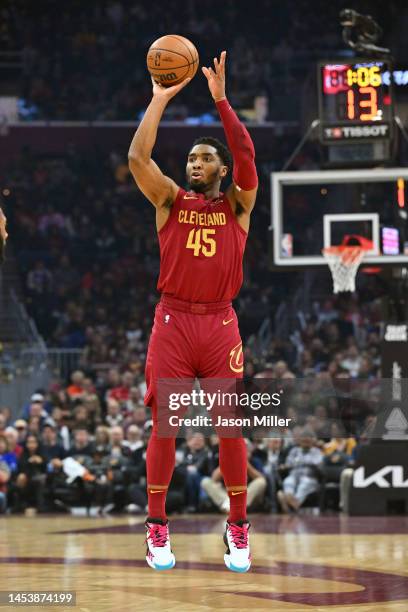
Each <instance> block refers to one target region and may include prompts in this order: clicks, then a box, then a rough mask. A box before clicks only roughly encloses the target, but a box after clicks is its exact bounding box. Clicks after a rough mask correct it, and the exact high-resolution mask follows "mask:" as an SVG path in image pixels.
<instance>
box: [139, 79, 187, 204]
mask: <svg viewBox="0 0 408 612" xmlns="http://www.w3.org/2000/svg"><path fill="white" fill-rule="evenodd" d="M190 80H191V79H185V80H184V81H183V82H182V83H180V84H179V85H174V86H173V87H167V88H164V87H163V86H162V85H159V84H158V83H156V82H154V81H153V79H152V81H153V97H152V100H151V102H150V104H149V106H148V107H147V109H146V112H145V115H144V117H143V119H142V121H141V122H140V125H139V127H138V128H137V130H136V133H135V135H134V136H133V140H132V142H131V144H130V148H129V153H128V158H129V168H130V171H131V173H132V175H133V177H134V179H135V181H136V183H137V185H138V187H139V189H140V191H142V192H143V193H144V195H145V196H146V198H147V199H148V200H150V202H151V203H152V204H153V206H155V207H156V208H157V209H160V208H164V207H167V208H168V207H169V206H171V204H172V203H173V202H174V200H175V198H176V195H177V191H178V186H177V185H176V183H175V182H174V181H173V180H172V179H170V178H169V177H168V176H165V175H164V174H163V173H162V171H161V170H160V168H159V167H158V166H157V164H156V163H155V162H154V161H153V160H152V158H151V155H152V150H153V147H154V145H155V142H156V138H157V128H158V127H159V123H160V119H161V118H162V115H163V112H164V110H165V108H166V106H167V104H168V103H169V101H170V100H171V98H173V96H175V95H176V94H177V93H178V92H179V91H180V90H181V89H182V88H183V87H185V85H187V83H188V82H189V81H190Z"/></svg>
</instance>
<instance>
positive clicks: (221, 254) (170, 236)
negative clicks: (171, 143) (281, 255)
mask: <svg viewBox="0 0 408 612" xmlns="http://www.w3.org/2000/svg"><path fill="white" fill-rule="evenodd" d="M158 235H159V244H160V276H159V281H158V284H157V289H158V290H159V291H160V292H161V293H166V294H167V295H171V296H173V297H176V298H178V299H180V300H186V301H188V302H222V301H226V300H232V299H233V298H234V297H235V296H236V295H237V293H238V291H239V289H240V287H241V285H242V276H243V275H242V258H243V254H244V250H245V243H246V239H247V233H246V231H245V230H244V229H243V228H242V227H241V226H240V225H239V223H238V221H237V219H236V218H235V215H234V213H233V212H232V209H231V205H230V203H229V201H228V199H227V198H226V196H225V195H224V194H220V195H219V197H218V198H214V199H212V200H206V199H205V195H204V194H201V193H195V192H194V191H188V192H186V191H185V190H184V189H179V192H178V194H177V198H176V200H175V202H174V204H173V206H172V209H171V212H170V216H169V218H168V220H167V222H166V223H165V225H164V227H162V229H161V230H160V232H159V234H158Z"/></svg>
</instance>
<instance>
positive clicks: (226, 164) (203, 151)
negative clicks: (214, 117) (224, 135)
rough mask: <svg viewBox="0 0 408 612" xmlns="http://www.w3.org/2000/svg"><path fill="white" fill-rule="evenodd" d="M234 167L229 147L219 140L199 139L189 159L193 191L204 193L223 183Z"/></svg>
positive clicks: (206, 137) (187, 173)
mask: <svg viewBox="0 0 408 612" xmlns="http://www.w3.org/2000/svg"><path fill="white" fill-rule="evenodd" d="M231 167H232V159H231V155H230V152H229V151H228V149H227V147H226V146H225V145H224V144H222V142H220V141H219V140H217V138H211V137H210V136H205V137H203V138H198V139H197V140H196V141H195V142H194V143H193V146H192V147H191V149H190V152H189V154H188V158H187V167H186V176H187V182H188V184H189V186H190V188H191V189H193V191H196V192H200V193H204V192H205V191H207V190H208V189H211V187H213V186H214V185H216V184H217V183H218V185H219V184H220V183H221V181H222V179H223V178H224V176H226V175H227V174H228V171H229V170H230V169H231Z"/></svg>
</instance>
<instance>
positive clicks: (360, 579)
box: [0, 515, 408, 612]
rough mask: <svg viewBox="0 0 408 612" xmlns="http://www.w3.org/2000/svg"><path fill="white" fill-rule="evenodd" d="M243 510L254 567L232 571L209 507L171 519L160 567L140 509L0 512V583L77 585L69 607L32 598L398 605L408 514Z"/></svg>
mask: <svg viewBox="0 0 408 612" xmlns="http://www.w3.org/2000/svg"><path fill="white" fill-rule="evenodd" d="M251 521H252V528H251V543H252V550H253V566H252V568H251V571H250V572H249V573H247V574H234V573H232V572H229V571H228V570H227V569H226V568H225V566H224V561H223V554H224V545H223V543H222V538H221V535H222V532H223V524H224V522H223V517H220V516H217V515H202V516H198V515H193V516H192V515H190V516H179V515H178V516H174V517H172V518H171V534H172V546H173V550H174V552H175V554H176V558H177V564H176V567H175V568H174V569H173V570H170V571H167V572H156V571H154V570H151V569H150V568H148V567H147V565H146V563H145V559H144V544H143V541H144V532H143V518H142V517H140V518H139V517H136V518H133V517H132V518H128V517H126V516H122V517H115V518H78V517H71V516H41V515H40V516H38V517H35V518H27V517H19V516H8V517H2V518H0V576H1V589H0V590H2V591H4V590H22V589H23V590H25V591H33V590H40V591H41V590H44V589H47V590H75V591H76V592H77V605H76V607H67V606H61V607H56V606H47V607H44V608H30V609H32V610H39V609H41V610H42V609H44V610H48V611H49V612H53V611H55V612H57V611H58V612H61V610H67V611H68V612H69V611H71V610H79V611H82V612H113V611H130V610H131V611H132V612H133V611H139V610H140V611H142V610H143V612H145V611H147V612H156V611H157V612H158V611H160V612H161V611H162V610H163V611H164V610H166V611H167V610H168V611H171V612H196V611H197V612H198V611H202V612H209V611H212V610H217V611H232V610H234V611H235V610H245V611H247V610H248V611H249V610H251V611H252V610H255V609H256V610H262V611H263V610H271V611H277V610H279V611H282V612H284V611H288V612H292V611H295V610H296V611H299V612H300V611H307V610H318V611H324V612H340V611H342V612H356V611H358V612H360V611H361V612H363V611H364V612H367V611H372V612H374V611H375V612H383V611H384V612H385V611H387V612H388V611H389V612H407V610H408V518H407V517H388V518H387V517H378V518H374V517H368V518H366V517H340V516H322V517H312V516H303V517H293V518H291V517H287V518H286V517H279V516H272V515H253V516H251ZM16 609H17V608H15V607H0V611H1V610H10V611H11V610H16ZM21 609H28V608H26V607H23V608H21Z"/></svg>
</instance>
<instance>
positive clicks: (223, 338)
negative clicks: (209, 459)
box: [199, 308, 251, 572]
mask: <svg viewBox="0 0 408 612" xmlns="http://www.w3.org/2000/svg"><path fill="white" fill-rule="evenodd" d="M204 319H206V321H204ZM200 324H201V325H204V324H205V325H206V336H205V337H206V342H205V350H204V351H203V352H202V355H201V360H200V367H199V375H200V378H201V377H202V378H203V379H208V378H209V379H217V380H218V381H220V384H221V385H222V387H223V388H224V389H225V390H227V389H228V390H229V391H231V388H232V387H234V381H236V380H239V379H241V378H242V375H243V370H244V364H243V351H242V341H241V337H240V334H239V329H238V320H237V316H236V314H235V311H234V310H233V308H230V309H228V310H227V311H223V312H221V313H216V314H213V315H206V316H205V317H202V320H201V322H200ZM201 337H203V336H201ZM203 385H204V386H207V385H209V386H210V387H211V386H213V383H211V381H207V380H203ZM221 391H223V389H221ZM217 410H218V412H219V413H221V412H222V410H223V408H222V406H218V408H217ZM217 433H218V436H219V454H220V470H221V473H222V475H223V478H224V483H225V487H226V489H227V493H228V496H229V500H230V511H229V515H228V520H227V524H226V530H225V534H224V542H225V544H226V546H227V552H226V554H225V555H224V561H225V564H226V565H227V567H228V568H229V569H231V570H233V571H237V572H245V571H248V569H249V568H250V565H251V555H250V549H249V540H248V529H249V527H250V523H249V522H248V520H247V513H246V509H247V449H246V444H245V440H244V438H243V437H242V434H241V432H240V431H239V429H235V431H231V432H228V434H227V435H225V433H226V432H225V430H224V435H223V430H222V429H220V430H218V432H217Z"/></svg>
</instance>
